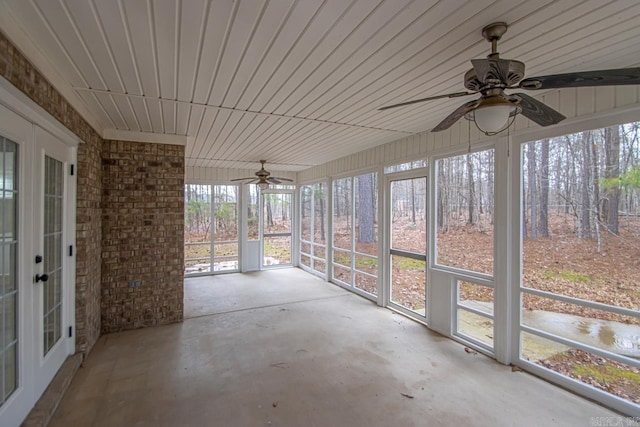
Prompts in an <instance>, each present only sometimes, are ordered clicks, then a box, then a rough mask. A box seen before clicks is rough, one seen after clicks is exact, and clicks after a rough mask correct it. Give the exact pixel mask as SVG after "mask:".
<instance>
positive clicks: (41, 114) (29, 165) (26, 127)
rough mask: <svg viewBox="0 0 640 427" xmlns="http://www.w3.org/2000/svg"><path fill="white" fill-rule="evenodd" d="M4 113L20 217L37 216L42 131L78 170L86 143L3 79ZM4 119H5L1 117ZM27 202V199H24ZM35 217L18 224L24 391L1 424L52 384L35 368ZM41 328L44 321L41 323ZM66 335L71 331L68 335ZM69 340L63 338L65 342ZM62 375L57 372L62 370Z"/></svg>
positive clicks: (68, 216)
mask: <svg viewBox="0 0 640 427" xmlns="http://www.w3.org/2000/svg"><path fill="white" fill-rule="evenodd" d="M0 107H1V108H0V110H1V111H0V112H1V114H2V115H3V116H5V118H4V119H3V121H5V120H6V122H5V123H11V126H6V125H4V124H2V127H1V129H0V133H2V135H3V136H5V137H7V138H9V139H11V140H12V141H14V142H16V143H17V144H18V145H19V147H20V152H19V158H18V167H19V170H18V177H19V180H20V181H19V183H20V187H19V200H18V209H19V211H20V212H22V213H25V212H33V209H34V205H33V203H34V197H35V196H34V181H35V179H34V178H33V168H34V165H33V163H34V162H33V160H34V159H35V158H36V156H37V153H36V147H35V145H36V141H35V138H36V129H38V130H39V131H40V132H44V134H46V135H49V136H51V137H53V138H55V139H57V140H59V141H61V142H62V143H63V144H64V145H65V146H66V147H68V149H69V150H70V158H71V162H72V163H73V164H77V146H78V144H80V143H81V142H82V141H81V140H80V139H79V138H78V137H77V136H76V135H75V134H74V133H72V132H71V131H70V130H69V129H67V128H65V127H64V126H63V125H62V124H61V123H60V122H58V121H57V120H56V119H55V118H54V117H53V116H51V115H50V114H49V113H47V112H46V111H45V110H44V109H43V108H42V107H40V106H39V105H37V104H36V103H35V102H34V101H32V100H31V99H29V98H28V97H27V96H26V95H25V94H24V93H23V92H21V91H20V90H18V89H17V88H16V87H15V86H13V85H12V84H11V83H9V82H8V81H7V80H6V79H4V78H3V77H0ZM0 117H1V116H0ZM65 175H66V179H67V180H68V183H69V185H68V188H67V202H68V204H67V205H66V209H67V210H66V212H65V216H64V218H63V219H64V221H65V226H66V227H67V228H66V233H65V234H66V239H67V241H68V242H69V243H67V245H74V255H73V256H65V257H64V262H66V263H67V265H66V266H65V267H66V271H65V278H64V280H66V282H65V283H66V287H65V288H64V289H63V292H65V294H64V295H63V298H67V301H68V304H67V307H66V309H63V310H65V311H64V312H63V316H65V317H67V316H68V317H67V319H65V323H64V325H65V326H67V325H70V326H71V327H72V337H71V338H69V337H67V338H66V340H65V344H64V346H65V347H66V351H67V354H68V355H71V354H73V353H74V352H75V336H76V330H75V286H76V283H75V268H76V257H75V253H76V250H75V242H76V214H75V213H76V203H75V201H76V175H75V174H74V176H73V177H69V175H68V174H65ZM20 196H22V197H20ZM34 221H36V218H34V215H31V214H30V215H23V216H22V217H20V220H19V221H18V228H17V233H18V242H19V247H18V263H17V268H18V273H17V274H18V302H17V310H18V315H17V327H16V333H17V334H18V361H17V366H18V385H17V388H16V390H15V391H14V392H13V393H12V395H11V397H9V399H8V400H7V401H6V402H5V403H4V404H3V405H2V406H0V424H3V425H4V424H5V423H6V424H8V425H19V424H20V423H21V422H22V421H23V420H24V419H25V418H26V416H27V415H28V414H29V411H30V410H31V408H32V407H33V406H34V405H35V403H36V402H37V400H38V399H39V398H40V396H41V394H42V392H43V391H44V389H46V387H47V386H48V384H49V381H47V384H46V385H45V386H44V388H42V389H41V390H38V387H36V382H37V379H36V378H34V377H35V368H36V367H37V366H39V364H40V359H41V357H40V356H39V354H38V352H39V349H40V347H39V346H38V345H36V340H39V337H37V336H36V335H37V333H38V332H37V329H38V326H37V324H34V319H33V307H34V303H35V302H36V301H37V300H38V298H37V296H36V295H35V293H36V292H35V290H34V284H33V280H34V276H35V274H36V271H37V272H41V268H40V269H37V268H36V264H35V263H34V257H35V255H36V250H37V248H36V245H35V242H34V239H35V235H34V227H33V225H34ZM36 321H37V322H38V323H39V322H40V319H36ZM63 332H65V331H63ZM67 335H68V334H64V333H63V337H65V336H67ZM56 371H57V370H56Z"/></svg>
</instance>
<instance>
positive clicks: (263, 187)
mask: <svg viewBox="0 0 640 427" xmlns="http://www.w3.org/2000/svg"><path fill="white" fill-rule="evenodd" d="M258 188H260V190H266V189H267V188H269V183H267V182H259V183H258Z"/></svg>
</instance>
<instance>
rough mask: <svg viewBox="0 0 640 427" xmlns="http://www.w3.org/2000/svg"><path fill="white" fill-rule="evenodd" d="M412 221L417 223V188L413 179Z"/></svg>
mask: <svg viewBox="0 0 640 427" xmlns="http://www.w3.org/2000/svg"><path fill="white" fill-rule="evenodd" d="M411 223H412V224H415V223H416V189H415V185H414V183H413V180H411Z"/></svg>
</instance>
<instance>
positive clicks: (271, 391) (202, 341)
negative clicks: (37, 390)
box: [50, 269, 618, 427]
mask: <svg viewBox="0 0 640 427" xmlns="http://www.w3.org/2000/svg"><path fill="white" fill-rule="evenodd" d="M185 295H186V297H185V312H186V313H188V315H189V316H191V317H192V318H191V319H186V320H185V321H184V323H180V324H173V325H168V326H161V327H155V328H148V329H140V330H135V331H129V332H122V333H115V334H110V335H105V336H102V337H101V338H100V340H99V341H98V343H97V344H96V346H95V348H94V349H93V351H92V352H91V354H90V355H89V357H88V358H87V360H86V361H85V363H84V367H82V368H81V369H80V370H79V371H78V373H77V375H76V377H75V378H74V381H73V383H72V385H71V387H70V388H69V390H68V392H67V394H66V395H65V397H64V399H63V401H62V403H61V404H60V407H59V408H58V411H57V413H56V414H55V416H54V418H53V420H52V422H51V424H50V425H51V426H71V425H72V426H91V425H93V426H131V425H140V426H323V427H327V426H352V427H354V426H402V427H405V426H426V425H485V426H501V425H517V426H525V425H536V426H540V425H544V426H549V425H577V426H585V425H590V421H591V417H604V416H614V417H616V418H618V416H617V414H615V413H613V412H611V411H609V410H607V409H605V408H603V407H601V406H598V405H596V404H594V403H592V402H589V401H587V400H584V399H582V398H580V397H578V396H576V395H573V394H572V393H569V392H567V391H564V390H562V389H560V388H558V387H556V386H553V385H551V384H548V383H546V382H545V381H542V380H540V379H538V378H535V377H533V376H531V375H528V374H526V373H523V372H512V371H511V369H510V368H509V367H506V366H502V365H500V364H498V363H497V362H495V361H493V360H491V359H489V358H487V357H484V356H482V355H474V354H469V353H466V352H465V351H464V347H463V346H462V345H460V344H458V343H456V342H454V341H452V340H449V339H447V338H444V337H442V336H440V335H438V334H435V333H432V332H430V331H429V330H428V329H426V328H425V327H424V326H422V325H420V324H418V323H415V322H413V321H411V320H409V319H407V318H404V317H403V316H401V315H398V314H394V313H393V312H391V311H389V310H387V309H383V308H379V307H377V306H376V305H374V304H373V303H371V302H369V301H367V300H365V299H363V298H361V297H358V296H356V295H354V294H351V293H349V292H347V291H344V290H343V289H341V288H339V287H337V286H334V285H330V284H327V283H326V282H323V281H322V280H320V279H318V278H316V277H314V276H311V275H309V274H307V273H305V272H303V271H302V270H299V269H280V270H271V271H264V272H260V273H252V274H248V275H241V274H233V275H225V276H214V277H207V278H194V279H188V280H186V281H185ZM193 316H198V317H193Z"/></svg>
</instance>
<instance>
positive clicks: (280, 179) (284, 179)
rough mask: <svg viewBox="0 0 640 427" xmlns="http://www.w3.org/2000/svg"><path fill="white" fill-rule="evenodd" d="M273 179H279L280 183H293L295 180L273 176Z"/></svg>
mask: <svg viewBox="0 0 640 427" xmlns="http://www.w3.org/2000/svg"><path fill="white" fill-rule="evenodd" d="M271 178H275V179H277V180H278V181H287V182H293V180H292V179H289V178H283V177H281V176H272V177H271Z"/></svg>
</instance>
